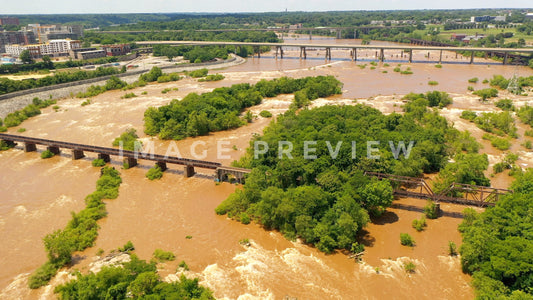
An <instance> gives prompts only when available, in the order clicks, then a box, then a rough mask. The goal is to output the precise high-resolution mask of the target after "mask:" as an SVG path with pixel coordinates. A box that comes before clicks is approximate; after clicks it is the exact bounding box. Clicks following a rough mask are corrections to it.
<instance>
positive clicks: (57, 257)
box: [28, 167, 122, 289]
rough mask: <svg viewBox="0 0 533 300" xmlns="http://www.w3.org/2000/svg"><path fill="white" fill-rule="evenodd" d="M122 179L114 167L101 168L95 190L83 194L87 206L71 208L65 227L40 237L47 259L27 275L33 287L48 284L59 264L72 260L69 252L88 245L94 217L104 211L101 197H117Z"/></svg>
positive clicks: (92, 235)
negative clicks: (75, 210) (76, 210)
mask: <svg viewBox="0 0 533 300" xmlns="http://www.w3.org/2000/svg"><path fill="white" fill-rule="evenodd" d="M121 182H122V179H121V178H120V173H119V172H118V171H117V170H115V169H114V168H110V167H105V168H103V169H102V174H101V176H100V179H98V180H97V181H96V191H95V192H93V193H92V194H89V195H88V196H87V197H86V198H85V203H86V207H85V209H83V210H81V211H80V212H78V213H74V212H72V213H71V214H72V219H71V220H70V221H69V223H68V224H67V226H66V227H65V229H58V230H56V231H54V232H53V233H50V234H48V235H46V236H45V237H44V239H43V242H44V246H45V249H46V251H47V256H48V261H47V262H46V263H45V264H44V265H42V266H41V267H39V269H37V270H36V271H35V272H34V273H33V274H32V275H31V276H30V278H29V281H28V285H29V287H30V288H32V289H36V288H39V287H41V286H44V285H46V284H48V282H49V281H50V279H51V278H52V277H54V276H55V274H56V272H57V271H58V270H59V268H61V267H63V266H66V265H68V264H70V263H71V261H72V253H74V252H75V251H82V250H84V249H86V248H88V247H91V246H92V245H93V244H94V241H95V240H96V237H97V236H98V227H99V226H98V224H97V221H98V220H99V219H101V218H103V217H104V216H105V215H106V210H105V203H104V202H103V200H104V199H115V198H117V197H118V188H119V186H120V184H121Z"/></svg>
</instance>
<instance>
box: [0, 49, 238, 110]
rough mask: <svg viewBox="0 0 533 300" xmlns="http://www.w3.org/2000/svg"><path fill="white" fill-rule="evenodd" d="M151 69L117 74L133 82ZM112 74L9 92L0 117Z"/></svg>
mask: <svg viewBox="0 0 533 300" xmlns="http://www.w3.org/2000/svg"><path fill="white" fill-rule="evenodd" d="M238 59H239V62H243V61H244V59H242V58H240V57H239V58H238ZM236 60H237V58H235V57H232V58H229V59H227V60H221V61H216V62H205V63H198V64H186V65H171V66H162V67H160V68H161V69H163V70H165V71H166V72H182V71H192V70H197V69H201V68H205V67H208V66H217V67H220V66H219V65H221V64H227V63H234V62H236ZM148 71H150V70H149V69H144V70H132V71H128V72H126V73H122V74H117V75H115V76H118V77H120V79H122V80H124V81H126V82H127V83H132V82H134V81H136V80H137V79H139V75H140V74H142V73H146V72H148ZM110 77H111V76H103V77H98V78H92V79H86V80H80V81H74V82H67V83H61V84H56V85H51V86H44V87H39V88H35V89H29V90H23V91H17V92H13V93H8V94H4V95H0V118H5V116H6V115H7V114H9V113H12V112H14V111H16V110H19V109H22V108H24V107H25V106H26V105H28V104H31V103H32V99H33V98H35V97H38V98H40V99H43V100H44V99H49V97H50V95H52V98H53V99H60V98H66V97H71V96H75V95H76V94H77V93H79V92H84V91H86V90H87V89H88V88H89V87H90V86H91V85H103V84H105V82H106V81H107V80H108V79H109V78H110Z"/></svg>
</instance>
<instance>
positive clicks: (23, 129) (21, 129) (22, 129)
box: [17, 128, 26, 132]
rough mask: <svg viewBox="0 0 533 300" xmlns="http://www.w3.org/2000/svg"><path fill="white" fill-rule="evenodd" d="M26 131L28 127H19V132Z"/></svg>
mask: <svg viewBox="0 0 533 300" xmlns="http://www.w3.org/2000/svg"><path fill="white" fill-rule="evenodd" d="M24 131H26V128H19V129H17V132H24Z"/></svg>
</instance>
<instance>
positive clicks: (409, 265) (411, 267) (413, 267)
mask: <svg viewBox="0 0 533 300" xmlns="http://www.w3.org/2000/svg"><path fill="white" fill-rule="evenodd" d="M403 268H404V270H405V272H407V273H414V272H415V270H416V265H415V264H414V263H413V262H412V261H410V262H408V263H406V264H404V265H403Z"/></svg>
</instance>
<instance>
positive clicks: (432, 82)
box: [428, 80, 439, 85]
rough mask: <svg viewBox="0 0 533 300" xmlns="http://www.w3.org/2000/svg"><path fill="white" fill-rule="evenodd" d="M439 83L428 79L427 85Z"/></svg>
mask: <svg viewBox="0 0 533 300" xmlns="http://www.w3.org/2000/svg"><path fill="white" fill-rule="evenodd" d="M438 84H439V83H438V82H437V81H433V80H430V81H428V85H438Z"/></svg>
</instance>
